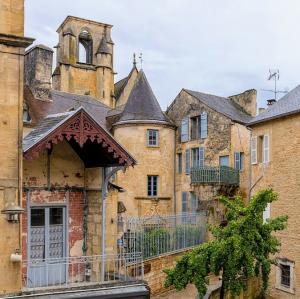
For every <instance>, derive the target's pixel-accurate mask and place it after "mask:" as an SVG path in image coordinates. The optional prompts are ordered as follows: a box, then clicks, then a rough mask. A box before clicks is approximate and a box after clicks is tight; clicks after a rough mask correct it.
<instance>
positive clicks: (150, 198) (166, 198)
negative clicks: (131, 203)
mask: <svg viewBox="0 0 300 299" xmlns="http://www.w3.org/2000/svg"><path fill="white" fill-rule="evenodd" d="M134 199H137V200H154V201H158V200H171V197H168V196H137V197H135V198H134Z"/></svg>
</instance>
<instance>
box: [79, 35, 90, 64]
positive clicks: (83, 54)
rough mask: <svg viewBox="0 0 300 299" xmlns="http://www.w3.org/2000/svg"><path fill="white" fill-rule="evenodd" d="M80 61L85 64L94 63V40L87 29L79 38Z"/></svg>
mask: <svg viewBox="0 0 300 299" xmlns="http://www.w3.org/2000/svg"><path fill="white" fill-rule="evenodd" d="M78 62H79V63H85V64H92V63H93V40H92V36H91V35H90V33H89V32H87V31H86V30H84V31H82V32H81V33H80V35H79V39H78Z"/></svg>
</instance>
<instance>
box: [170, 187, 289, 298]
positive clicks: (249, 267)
mask: <svg viewBox="0 0 300 299" xmlns="http://www.w3.org/2000/svg"><path fill="white" fill-rule="evenodd" d="M277 198H278V197H277V194H276V193H274V192H273V191H272V190H271V189H267V190H263V191H260V192H259V193H257V194H256V195H255V196H253V197H252V198H251V201H250V203H249V204H248V205H247V206H245V205H244V204H243V202H242V200H241V198H239V197H236V198H235V199H234V200H232V199H228V198H226V197H220V199H219V200H220V202H222V203H223V204H224V207H225V211H226V212H225V218H226V222H227V225H226V226H223V227H221V226H218V227H217V226H209V230H210V231H211V232H212V234H213V236H214V239H213V240H212V241H210V242H207V243H204V244H202V245H200V246H198V247H196V248H195V249H193V251H191V252H190V253H187V254H185V255H184V256H183V257H182V258H181V259H180V260H179V261H178V262H177V264H176V266H175V268H173V269H167V270H164V272H165V273H166V274H167V278H166V281H165V286H166V287H169V286H172V285H173V286H175V287H176V289H178V290H181V289H183V288H185V287H186V286H187V284H189V283H192V284H194V285H195V286H196V287H197V289H198V292H199V298H200V299H201V298H203V296H204V295H205V293H206V290H207V284H208V275H209V274H210V273H214V274H215V275H222V286H221V292H220V299H223V298H224V294H225V291H230V293H231V294H232V295H233V296H236V295H238V294H240V292H241V291H242V290H243V289H246V286H247V281H248V279H249V278H251V277H254V276H256V277H259V276H260V277H261V278H262V282H263V283H262V289H261V295H262V297H264V295H265V293H266V290H267V287H268V279H269V274H270V270H271V265H272V264H273V263H276V261H275V260H274V259H272V258H271V257H270V256H271V255H274V254H275V253H276V252H278V251H279V246H280V243H279V241H278V240H277V238H276V237H275V236H274V234H273V232H275V231H279V230H283V229H285V228H286V225H287V216H281V217H277V218H275V219H270V220H269V221H267V222H265V223H264V222H263V217H262V214H263V211H264V210H265V209H266V207H267V205H268V203H271V202H273V201H275V200H277Z"/></svg>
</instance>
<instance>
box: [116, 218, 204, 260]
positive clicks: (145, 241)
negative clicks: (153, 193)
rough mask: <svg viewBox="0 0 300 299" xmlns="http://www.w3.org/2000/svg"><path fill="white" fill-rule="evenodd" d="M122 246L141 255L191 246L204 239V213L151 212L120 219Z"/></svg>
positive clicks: (145, 255) (167, 252) (157, 254)
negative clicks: (158, 213) (149, 214)
mask: <svg viewBox="0 0 300 299" xmlns="http://www.w3.org/2000/svg"><path fill="white" fill-rule="evenodd" d="M122 225H123V227H124V234H123V237H122V240H121V242H120V243H121V244H122V246H123V250H124V251H125V252H128V253H134V252H141V253H142V257H143V259H145V260H146V259H149V258H153V257H156V256H159V255H162V254H172V253H173V252H176V251H179V250H184V249H187V248H191V247H194V246H196V245H199V244H201V243H203V242H205V237H206V216H205V213H183V214H176V215H166V216H159V215H154V216H153V215H152V216H150V217H131V218H127V219H122Z"/></svg>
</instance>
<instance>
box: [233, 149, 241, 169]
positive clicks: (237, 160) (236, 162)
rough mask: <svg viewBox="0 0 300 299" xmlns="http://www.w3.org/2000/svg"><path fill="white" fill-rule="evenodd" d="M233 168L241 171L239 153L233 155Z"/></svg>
mask: <svg viewBox="0 0 300 299" xmlns="http://www.w3.org/2000/svg"><path fill="white" fill-rule="evenodd" d="M234 168H235V169H237V170H240V169H241V153H239V152H235V153H234Z"/></svg>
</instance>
